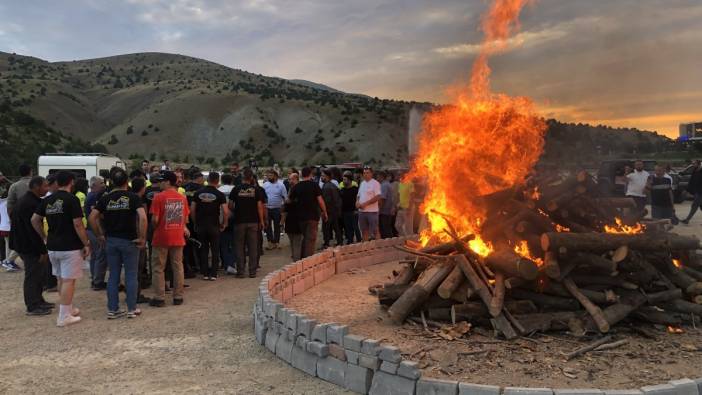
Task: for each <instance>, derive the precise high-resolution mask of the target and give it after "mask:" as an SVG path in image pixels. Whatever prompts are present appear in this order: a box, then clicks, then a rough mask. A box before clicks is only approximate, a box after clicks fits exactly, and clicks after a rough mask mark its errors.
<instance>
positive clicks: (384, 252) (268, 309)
mask: <svg viewBox="0 0 702 395" xmlns="http://www.w3.org/2000/svg"><path fill="white" fill-rule="evenodd" d="M405 240H406V238H404V237H396V238H392V239H384V240H376V241H371V242H367V243H359V244H352V245H349V246H343V247H337V248H334V249H327V250H325V251H322V252H320V253H318V254H316V255H313V256H311V257H308V258H305V259H302V260H300V261H297V262H294V263H291V264H289V265H286V266H284V267H282V268H281V269H278V270H276V271H274V272H272V273H269V274H268V275H266V277H264V278H263V280H262V281H261V284H260V286H259V288H258V297H257V298H256V304H255V305H254V308H253V321H254V333H255V336H256V341H257V342H258V343H259V344H261V345H262V346H265V347H266V348H268V350H270V351H271V352H272V353H274V354H275V355H276V356H277V357H278V358H280V359H282V360H283V361H285V362H287V363H288V364H290V365H292V366H293V367H294V368H296V369H299V370H301V371H303V372H305V373H307V374H309V375H311V376H316V377H319V378H320V379H322V380H325V381H328V382H330V383H334V384H336V385H338V386H340V387H343V388H346V389H348V390H350V391H354V392H357V393H361V394H372V395H381V394H382V395H384V394H389V395H393V394H398V395H404V394H409V395H413V394H417V395H424V394H427V395H429V394H432V395H433V394H436V395H444V394H446V395H702V377H701V378H699V379H696V380H690V379H680V380H673V381H670V382H668V383H666V384H659V385H653V386H646V387H642V388H639V389H632V390H606V389H604V390H602V389H559V388H555V389H552V388H521V387H499V386H493V385H479V384H470V383H459V382H457V381H452V380H439V379H430V378H423V377H421V376H422V372H421V370H420V369H419V367H418V365H417V363H416V362H412V361H408V360H403V358H402V355H401V354H400V350H399V349H398V348H397V347H394V346H392V345H390V344H380V342H378V341H377V340H374V339H367V338H365V337H363V336H358V335H353V334H350V333H349V328H348V327H347V326H346V325H341V324H337V323H319V322H317V321H316V320H315V319H313V318H311V317H307V316H305V315H304V314H301V313H298V312H296V311H295V310H294V309H291V308H287V307H285V303H286V302H287V301H289V300H290V299H291V298H292V297H293V296H295V295H299V294H301V293H303V292H305V291H307V290H308V289H310V288H312V287H314V286H316V285H317V284H320V283H322V282H324V281H326V280H327V279H329V278H330V277H332V276H334V275H336V274H339V273H344V272H347V271H349V270H351V269H354V268H364V267H367V266H371V265H376V264H379V263H383V262H389V261H393V260H398V259H402V258H405V257H406V255H405V253H403V252H401V251H399V250H397V249H395V248H393V246H394V245H402V244H404V242H405Z"/></svg>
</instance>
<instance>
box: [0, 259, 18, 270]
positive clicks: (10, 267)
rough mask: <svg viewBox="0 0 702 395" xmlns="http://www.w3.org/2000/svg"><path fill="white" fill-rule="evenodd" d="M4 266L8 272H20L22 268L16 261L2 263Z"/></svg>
mask: <svg viewBox="0 0 702 395" xmlns="http://www.w3.org/2000/svg"><path fill="white" fill-rule="evenodd" d="M2 267H3V268H5V271H6V272H18V271H20V268H19V267H18V266H17V265H16V264H15V263H14V262H8V261H5V262H3V263H2Z"/></svg>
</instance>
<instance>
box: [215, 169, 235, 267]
mask: <svg viewBox="0 0 702 395" xmlns="http://www.w3.org/2000/svg"><path fill="white" fill-rule="evenodd" d="M221 181H222V184H221V185H220V186H219V187H217V190H218V191H220V192H222V193H223V194H224V196H225V197H226V198H227V203H229V194H230V193H232V189H234V177H232V175H231V174H227V173H225V174H222V177H221ZM227 207H229V205H227ZM227 213H228V214H229V217H228V218H227V222H226V223H225V225H226V226H225V228H224V230H223V231H222V232H220V234H219V255H220V258H221V259H222V266H224V270H225V271H226V272H227V274H236V266H235V263H234V262H235V261H236V258H235V257H234V223H233V222H232V216H231V213H229V209H227Z"/></svg>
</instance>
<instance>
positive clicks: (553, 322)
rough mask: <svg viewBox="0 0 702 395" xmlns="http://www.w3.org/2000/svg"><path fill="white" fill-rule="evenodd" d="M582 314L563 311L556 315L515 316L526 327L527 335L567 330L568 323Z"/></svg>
mask: <svg viewBox="0 0 702 395" xmlns="http://www.w3.org/2000/svg"><path fill="white" fill-rule="evenodd" d="M580 314H582V313H581V312H577V311H561V312H555V313H536V314H515V316H514V317H515V318H517V319H518V320H519V322H521V323H522V325H523V326H524V329H525V332H526V333H532V332H548V331H556V330H567V329H568V321H570V320H572V319H574V318H576V317H578V316H579V315H580Z"/></svg>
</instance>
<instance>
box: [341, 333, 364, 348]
mask: <svg viewBox="0 0 702 395" xmlns="http://www.w3.org/2000/svg"><path fill="white" fill-rule="evenodd" d="M362 344H363V336H358V335H346V336H344V348H345V349H347V350H351V351H356V352H361V345H362Z"/></svg>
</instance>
